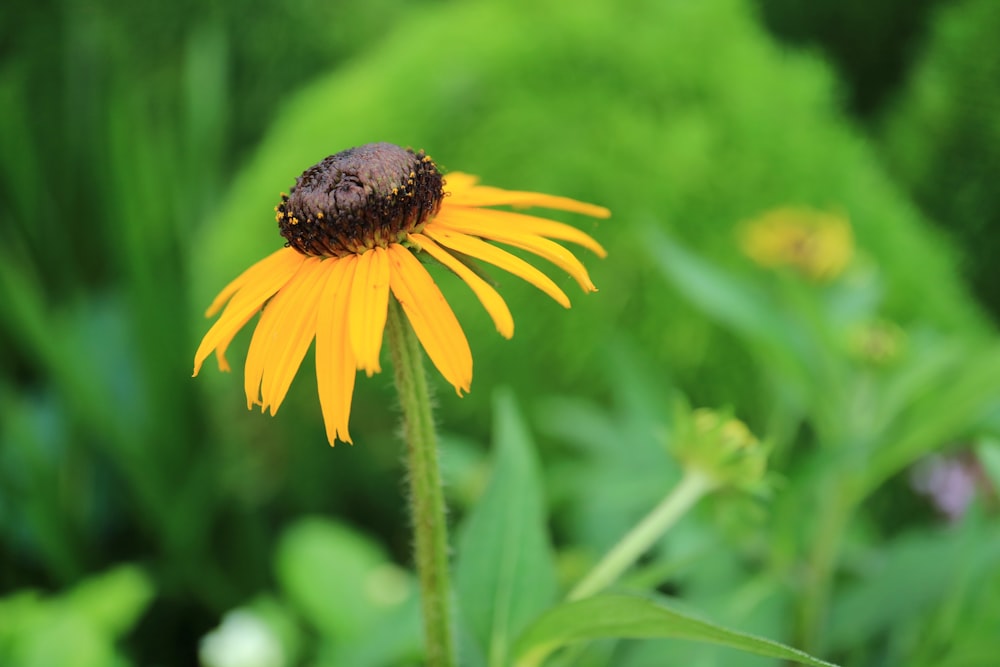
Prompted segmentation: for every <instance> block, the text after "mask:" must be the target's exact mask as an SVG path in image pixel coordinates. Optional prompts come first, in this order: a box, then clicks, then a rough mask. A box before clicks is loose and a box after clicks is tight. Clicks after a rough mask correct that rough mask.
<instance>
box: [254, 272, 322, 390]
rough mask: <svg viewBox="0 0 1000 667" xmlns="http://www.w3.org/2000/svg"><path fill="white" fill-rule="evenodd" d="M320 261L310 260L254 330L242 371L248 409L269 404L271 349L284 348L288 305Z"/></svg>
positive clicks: (266, 309) (278, 294) (267, 309)
mask: <svg viewBox="0 0 1000 667" xmlns="http://www.w3.org/2000/svg"><path fill="white" fill-rule="evenodd" d="M319 261H320V260H319V258H318V257H307V258H306V259H305V260H304V261H303V262H302V264H301V266H299V270H298V271H296V272H295V275H294V276H292V278H291V280H289V281H288V283H287V284H286V285H285V286H284V287H282V288H281V290H279V291H278V293H277V294H275V295H274V297H273V298H272V299H271V300H270V301H269V302H268V304H267V306H265V307H264V312H263V314H261V316H260V321H259V322H258V323H257V328H256V329H254V332H253V337H251V338H250V348H249V349H248V350H247V360H246V364H245V366H244V370H243V388H244V390H245V391H246V394H247V408H252V407H253V405H254V404H255V403H256V404H259V405H260V406H261V409H263V408H264V407H266V405H267V404H266V403H262V402H261V391H260V389H261V387H260V385H261V380H262V378H263V376H264V369H265V366H267V362H268V358H269V357H270V356H271V351H272V348H273V347H275V346H277V347H279V348H280V347H283V346H284V345H285V343H286V341H285V339H284V338H283V335H284V334H285V333H287V332H286V331H285V330H284V321H283V318H284V317H285V316H286V314H287V305H288V304H289V303H290V302H291V301H293V300H295V297H296V296H297V294H296V292H298V291H300V290H301V287H302V285H303V283H304V281H303V280H302V278H303V277H304V276H306V275H308V274H310V273H311V268H312V267H313V266H314V265H315V264H317V263H319Z"/></svg>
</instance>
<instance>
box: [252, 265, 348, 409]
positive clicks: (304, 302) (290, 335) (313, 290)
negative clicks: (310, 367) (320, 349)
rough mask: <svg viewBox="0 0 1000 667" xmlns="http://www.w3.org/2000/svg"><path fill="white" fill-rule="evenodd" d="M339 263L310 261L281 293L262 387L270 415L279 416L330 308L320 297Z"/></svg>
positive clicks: (265, 404)
mask: <svg viewBox="0 0 1000 667" xmlns="http://www.w3.org/2000/svg"><path fill="white" fill-rule="evenodd" d="M313 259H315V261H312V260H313ZM336 261H337V260H334V259H327V260H319V258H310V260H307V261H306V262H305V263H304V264H303V265H302V269H300V270H299V272H298V274H296V276H295V280H294V281H293V282H292V283H290V284H289V285H288V286H286V287H285V288H284V289H283V290H282V293H283V294H284V298H283V299H282V301H281V302H280V303H279V304H278V306H279V308H277V309H276V312H275V313H274V317H275V318H277V320H278V321H277V325H276V328H275V341H274V342H273V343H272V344H271V346H270V348H269V350H268V354H267V360H266V361H265V362H264V376H263V378H261V384H260V393H261V397H262V398H263V401H262V403H263V407H265V408H266V407H270V408H271V415H275V414H277V412H278V408H279V407H281V402H282V401H284V400H285V395H286V394H287V393H288V388H289V386H291V384H292V379H293V378H294V377H295V374H296V373H297V372H298V370H299V366H300V365H301V364H302V359H303V357H305V356H306V350H308V349H309V345H310V343H312V340H313V337H314V336H315V335H316V315H317V311H318V309H319V308H321V307H327V308H329V304H322V303H321V302H320V295H321V294H322V292H323V285H324V282H325V281H324V280H323V279H324V278H325V277H326V275H327V274H328V273H329V272H330V270H331V269H332V268H333V266H334V264H335V263H336ZM268 308H270V306H268Z"/></svg>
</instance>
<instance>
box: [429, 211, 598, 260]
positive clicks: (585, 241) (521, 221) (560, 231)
mask: <svg viewBox="0 0 1000 667" xmlns="http://www.w3.org/2000/svg"><path fill="white" fill-rule="evenodd" d="M449 203H450V202H448V201H447V200H446V201H445V205H444V207H442V213H444V214H445V218H444V219H445V224H447V223H448V221H449V220H461V221H463V222H464V223H465V224H466V225H468V226H469V228H472V227H473V226H474V227H476V228H477V229H478V230H479V231H477V232H473V233H475V234H476V236H483V237H486V238H492V237H493V236H494V234H496V233H497V232H498V231H507V232H514V231H516V232H520V233H523V234H533V235H535V236H542V237H545V238H550V239H557V240H560V241H569V242H570V243H576V244H577V245H581V246H583V247H584V248H587V249H588V250H590V251H591V252H593V253H594V254H595V255H597V256H598V257H607V255H608V252H607V251H606V250H605V249H604V248H603V247H602V246H601V244H600V243H598V242H597V241H595V240H594V239H593V238H592V237H591V236H590V235H588V234H586V233H584V232H581V231H580V230H579V229H577V228H576V227H572V226H570V225H567V224H564V223H561V222H556V221H555V220H546V219H545V218H539V217H536V216H533V215H527V214H524V213H511V212H510V211H494V210H491V209H486V208H483V209H475V210H473V211H469V210H465V209H462V208H458V209H454V210H449V209H448V206H449ZM439 217H440V214H439Z"/></svg>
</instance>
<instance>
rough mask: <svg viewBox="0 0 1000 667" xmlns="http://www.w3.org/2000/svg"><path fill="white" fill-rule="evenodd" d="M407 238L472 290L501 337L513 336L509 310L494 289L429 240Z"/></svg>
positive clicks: (413, 237)
mask: <svg viewBox="0 0 1000 667" xmlns="http://www.w3.org/2000/svg"><path fill="white" fill-rule="evenodd" d="M408 238H409V240H410V242H412V243H414V244H416V245H417V246H419V247H420V249H421V250H425V251H426V252H427V254H428V255H430V256H431V257H433V258H434V259H436V260H437V261H439V262H441V263H442V264H444V265H445V266H446V267H448V268H449V269H451V270H452V271H454V272H455V275H457V276H458V277H459V278H461V279H462V280H464V281H465V283H466V284H467V285H468V286H469V287H471V288H472V291H473V292H475V294H476V296H477V297H478V298H479V301H480V303H482V304H483V307H484V308H485V309H486V312H487V313H489V314H490V317H491V318H493V324H494V325H496V328H497V331H498V332H500V335H501V336H503V337H504V338H510V337H511V336H513V335H514V318H513V316H511V314H510V309H509V308H507V304H506V302H504V300H503V297H502V296H500V294H499V293H498V292H497V291H496V290H495V289H493V288H492V287H490V285H489V284H488V283H487V282H486V281H485V280H483V279H482V278H480V277H479V276H477V275H476V274H475V273H473V272H472V271H471V270H470V269H469V267H467V266H466V265H464V264H462V263H461V262H460V261H458V260H457V259H455V258H454V257H453V256H452V255H451V253H449V252H448V251H447V250H445V249H444V248H442V247H441V246H439V245H438V244H437V243H434V241H432V240H430V238H428V237H426V236H424V235H423V234H410V235H409V237H408Z"/></svg>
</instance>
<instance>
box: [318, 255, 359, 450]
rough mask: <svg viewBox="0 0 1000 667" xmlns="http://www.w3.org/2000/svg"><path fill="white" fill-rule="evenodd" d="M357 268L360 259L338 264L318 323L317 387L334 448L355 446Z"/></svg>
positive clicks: (350, 257)
mask: <svg viewBox="0 0 1000 667" xmlns="http://www.w3.org/2000/svg"><path fill="white" fill-rule="evenodd" d="M356 266H357V256H356V255H348V256H347V257H344V258H342V259H339V260H337V263H336V264H335V265H334V266H333V269H332V270H331V271H330V273H329V275H328V277H327V280H326V284H325V285H324V287H323V294H322V296H320V304H322V306H323V307H321V308H320V310H319V314H318V318H317V320H316V385H317V387H318V389H319V403H320V407H321V408H322V410H323V424H324V426H325V427H326V437H327V439H328V440H329V441H330V445H331V446H332V445H333V444H334V442H335V441H336V440H341V441H343V442H351V434H350V433H348V431H347V426H348V422H349V420H350V416H351V401H352V399H353V397H354V379H355V376H356V375H357V372H358V371H357V362H356V361H355V359H354V352H353V351H352V350H351V342H350V338H349V335H348V325H347V304H348V301H349V299H350V294H351V283H352V281H353V280H354V271H355V268H356Z"/></svg>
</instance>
